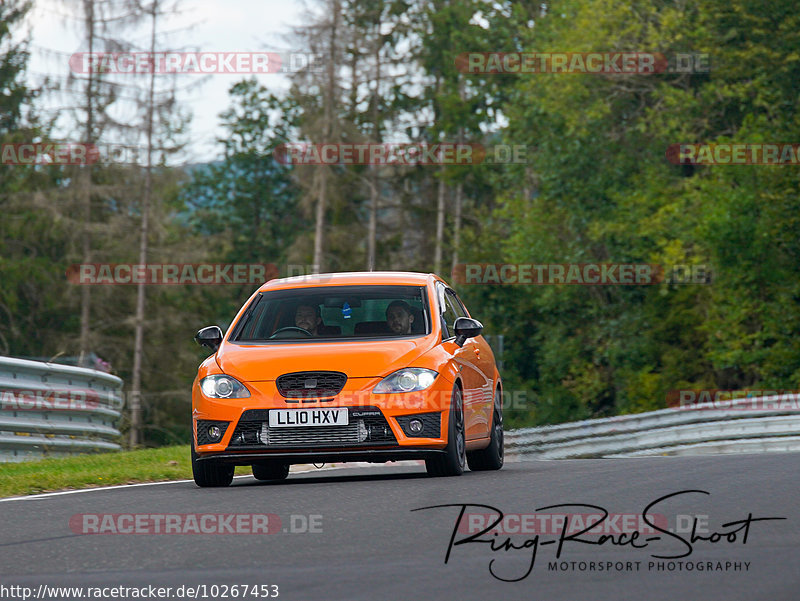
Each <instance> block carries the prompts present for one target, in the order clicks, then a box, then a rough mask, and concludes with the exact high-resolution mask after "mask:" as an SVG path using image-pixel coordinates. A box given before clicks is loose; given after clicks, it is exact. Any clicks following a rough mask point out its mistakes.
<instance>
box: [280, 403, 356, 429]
mask: <svg viewBox="0 0 800 601" xmlns="http://www.w3.org/2000/svg"><path fill="white" fill-rule="evenodd" d="M348 423H349V415H348V412H347V408H346V407H342V408H339V409H271V410H270V412H269V427H270V428H291V427H295V426H346V425H347V424H348Z"/></svg>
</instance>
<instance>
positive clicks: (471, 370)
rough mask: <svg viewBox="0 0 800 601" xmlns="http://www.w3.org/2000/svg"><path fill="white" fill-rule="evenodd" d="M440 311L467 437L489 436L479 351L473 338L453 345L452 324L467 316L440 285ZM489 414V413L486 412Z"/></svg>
mask: <svg viewBox="0 0 800 601" xmlns="http://www.w3.org/2000/svg"><path fill="white" fill-rule="evenodd" d="M437 292H438V293H437V298H438V300H439V307H440V309H439V311H440V316H441V320H442V339H443V340H446V341H448V342H447V348H448V350H450V349H452V350H451V352H452V353H453V360H454V361H455V363H456V366H457V368H458V370H459V373H460V374H461V382H462V384H463V386H464V393H463V402H464V431H465V435H466V439H467V440H474V439H476V438H483V437H485V436H487V435H488V431H489V425H488V420H487V418H486V415H485V413H486V412H485V407H484V406H483V405H484V399H483V395H484V394H485V393H484V390H483V389H484V387H485V378H484V377H483V375H482V374H481V371H480V369H479V368H478V360H479V357H480V354H481V351H480V349H479V347H478V345H477V343H476V339H474V338H470V339H468V340H467V341H466V342H465V343H464V345H463V346H462V347H458V346H456V344H455V342H454V340H455V335H456V334H455V328H454V324H455V321H456V319H458V318H459V317H468V315H467V313H466V311H465V310H464V308H463V307H462V306H461V304H460V303H459V302H458V300H457V298H456V296H455V292H453V291H452V290H450V289H449V288H446V287H445V286H441V287H440V288H439V289H438V290H437ZM489 416H491V413H489Z"/></svg>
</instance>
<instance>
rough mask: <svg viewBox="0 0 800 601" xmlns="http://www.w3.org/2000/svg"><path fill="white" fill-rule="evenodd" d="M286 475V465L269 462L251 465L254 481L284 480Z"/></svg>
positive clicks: (287, 470) (287, 467)
mask: <svg viewBox="0 0 800 601" xmlns="http://www.w3.org/2000/svg"><path fill="white" fill-rule="evenodd" d="M288 475H289V464H288V463H280V462H278V461H271V462H269V463H254V464H253V477H254V478H255V479H256V480H285V479H286V476H288Z"/></svg>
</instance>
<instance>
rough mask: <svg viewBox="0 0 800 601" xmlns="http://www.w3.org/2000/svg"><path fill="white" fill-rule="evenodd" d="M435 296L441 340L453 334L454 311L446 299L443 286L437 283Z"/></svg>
mask: <svg viewBox="0 0 800 601" xmlns="http://www.w3.org/2000/svg"><path fill="white" fill-rule="evenodd" d="M436 296H437V301H438V305H439V319H440V321H441V323H442V340H447V339H448V338H452V337H453V336H455V332H454V331H453V323H455V321H456V317H458V315H456V313H455V312H454V311H453V308H452V306H451V305H450V303H449V302H448V300H447V293H446V292H445V289H444V286H442V285H441V284H437V286H436Z"/></svg>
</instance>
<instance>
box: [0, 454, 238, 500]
mask: <svg viewBox="0 0 800 601" xmlns="http://www.w3.org/2000/svg"><path fill="white" fill-rule="evenodd" d="M236 469H237V473H242V474H243V473H250V468H249V467H243V468H241V467H237V468H236ZM191 477H192V466H191V462H190V461H189V446H188V445H183V446H173V447H162V448H159V449H141V450H137V451H121V452H119V453H98V454H92V455H80V456H75V457H63V458H54V459H42V460H38V461H25V462H22V463H0V497H13V496H19V495H32V494H37V493H41V492H51V491H58V490H75V489H79V488H93V487H97V486H109V485H113V484H135V483H138V482H163V481H167V480H189V479H191Z"/></svg>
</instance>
